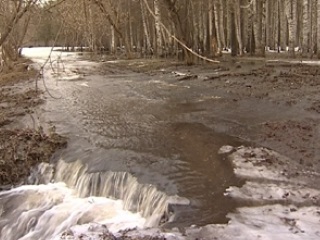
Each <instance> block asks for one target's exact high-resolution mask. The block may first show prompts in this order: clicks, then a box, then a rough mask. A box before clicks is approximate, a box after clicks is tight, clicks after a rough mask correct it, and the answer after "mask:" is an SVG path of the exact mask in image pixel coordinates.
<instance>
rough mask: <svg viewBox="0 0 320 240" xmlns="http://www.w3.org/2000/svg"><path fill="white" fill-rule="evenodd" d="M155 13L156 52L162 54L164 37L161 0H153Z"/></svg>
mask: <svg viewBox="0 0 320 240" xmlns="http://www.w3.org/2000/svg"><path fill="white" fill-rule="evenodd" d="M153 4H154V14H155V28H156V43H157V47H156V54H157V56H158V57H159V56H161V55H162V38H161V15H160V5H159V0H153Z"/></svg>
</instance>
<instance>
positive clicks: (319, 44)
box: [317, 0, 320, 59]
mask: <svg viewBox="0 0 320 240" xmlns="http://www.w3.org/2000/svg"><path fill="white" fill-rule="evenodd" d="M319 35H320V0H318V2H317V56H318V58H319V59H320V36H319Z"/></svg>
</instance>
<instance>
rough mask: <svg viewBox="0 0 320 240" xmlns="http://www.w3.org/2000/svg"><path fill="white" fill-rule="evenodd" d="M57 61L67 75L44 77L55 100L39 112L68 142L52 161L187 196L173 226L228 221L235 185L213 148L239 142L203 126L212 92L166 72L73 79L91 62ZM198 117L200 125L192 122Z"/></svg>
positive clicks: (225, 163)
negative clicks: (76, 163)
mask: <svg viewBox="0 0 320 240" xmlns="http://www.w3.org/2000/svg"><path fill="white" fill-rule="evenodd" d="M34 59H35V60H37V58H34ZM39 59H40V60H41V58H38V60H39ZM62 59H63V60H64V61H63V65H64V68H66V71H67V73H69V75H68V74H66V73H62V74H61V75H53V74H52V73H50V71H49V70H48V71H47V72H46V73H45V81H46V83H47V86H48V88H49V89H50V93H51V95H53V96H55V97H56V98H51V97H49V96H48V98H47V103H46V104H45V105H44V106H43V107H42V110H41V111H39V115H40V120H41V121H43V122H46V123H48V124H49V123H51V124H54V125H56V130H57V131H58V133H61V134H64V135H67V136H68V137H69V138H70V142H69V146H68V148H67V149H65V150H63V151H62V152H59V153H58V154H57V156H56V157H55V158H56V159H63V161H65V162H67V163H68V162H74V161H77V160H78V161H80V162H81V163H82V164H84V165H86V166H87V167H86V168H87V170H86V172H87V173H93V174H94V173H105V172H127V173H129V174H130V175H131V176H133V177H134V178H135V179H136V180H137V182H138V183H139V184H146V185H148V184H149V185H150V184H151V185H152V186H153V187H155V188H156V189H157V190H158V191H160V192H163V193H165V194H166V195H168V196H175V195H177V196H179V197H182V198H187V199H189V200H190V204H189V205H185V204H182V205H177V206H171V208H172V209H171V210H173V211H174V213H175V219H174V222H173V223H170V225H173V226H174V225H182V226H187V225H192V224H197V225H203V224H207V223H222V222H226V218H225V215H226V213H227V212H230V211H231V210H233V209H234V208H235V203H234V202H232V200H230V199H228V198H226V197H224V195H223V193H224V191H225V189H226V188H228V187H229V186H230V185H239V184H240V182H239V179H237V178H236V177H235V176H234V174H233V171H232V167H231V166H230V163H229V162H228V161H226V160H225V159H223V157H222V156H219V155H218V154H217V151H218V149H219V148H220V147H221V146H222V145H225V144H230V145H234V146H237V145H239V144H240V143H239V142H238V141H237V140H236V139H233V138H231V137H229V136H226V135H222V134H219V133H216V132H214V131H213V130H212V128H209V127H208V126H207V124H206V123H208V121H209V120H208V119H206V112H207V111H210V104H214V98H213V97H212V98H208V97H203V96H204V95H206V94H208V91H209V90H205V89H203V90H201V91H200V90H199V89H197V88H196V87H190V86H189V84H188V82H181V83H180V82H179V83H178V82H176V80H175V79H172V78H169V77H168V76H167V75H163V76H161V75H155V76H150V75H147V74H143V73H141V74H140V73H133V72H130V71H123V72H122V73H121V74H117V73H116V74H107V75H98V74H94V72H93V74H90V75H85V76H84V75H82V76H80V78H77V76H75V77H74V76H73V75H72V73H73V72H75V71H77V70H79V69H82V68H88V69H89V68H92V67H96V64H95V63H90V62H88V61H81V60H77V58H75V57H74V55H67V54H65V55H64V56H63V57H62ZM40 60H39V61H40ZM106 64H109V68H110V69H112V68H113V65H112V63H106ZM68 71H69V72H68ZM70 76H71V77H70ZM207 101H208V102H209V103H210V104H207V103H206V102H207ZM199 103H201V104H199ZM199 115H201V116H202V118H203V119H204V120H203V121H202V120H201V118H199V117H197V118H194V116H199ZM194 119H197V120H196V121H195V120H194ZM199 119H200V120H199Z"/></svg>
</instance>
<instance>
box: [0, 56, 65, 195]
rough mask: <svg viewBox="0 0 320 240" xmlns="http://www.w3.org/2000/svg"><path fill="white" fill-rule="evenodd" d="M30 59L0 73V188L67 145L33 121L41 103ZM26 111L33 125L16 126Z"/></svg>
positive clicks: (17, 179) (13, 183) (17, 178)
mask: <svg viewBox="0 0 320 240" xmlns="http://www.w3.org/2000/svg"><path fill="white" fill-rule="evenodd" d="M28 64H29V61H28V60H21V61H20V62H19V63H17V64H16V65H15V67H14V69H13V70H12V71H11V72H3V73H1V74H0V110H1V111H0V190H3V189H8V188H11V186H13V185H16V184H19V183H22V182H23V181H24V180H25V178H26V177H27V176H28V175H29V173H30V169H31V167H33V166H35V165H37V164H38V163H40V162H48V161H49V160H50V158H51V155H52V154H53V153H54V152H55V151H56V150H57V149H59V148H62V147H64V146H65V145H66V139H65V138H63V137H61V136H59V135H57V134H56V133H54V130H52V131H51V132H50V133H45V132H44V130H43V129H42V127H41V126H39V125H36V123H35V120H34V116H33V115H32V114H33V111H34V108H35V107H37V106H39V105H40V104H42V103H43V100H42V99H41V92H40V91H36V90H34V89H33V88H32V87H30V86H32V82H30V81H32V79H34V78H35V77H36V74H37V73H36V71H35V70H29V68H28ZM25 115H29V116H30V118H31V119H32V120H33V122H34V124H33V128H21V127H20V126H19V127H18V125H17V122H18V120H19V119H21V118H22V117H23V116H25Z"/></svg>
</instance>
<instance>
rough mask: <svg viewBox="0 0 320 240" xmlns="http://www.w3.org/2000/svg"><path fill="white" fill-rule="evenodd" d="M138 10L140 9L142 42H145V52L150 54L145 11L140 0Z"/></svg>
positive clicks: (150, 47)
mask: <svg viewBox="0 0 320 240" xmlns="http://www.w3.org/2000/svg"><path fill="white" fill-rule="evenodd" d="M140 8H141V19H142V26H143V32H144V40H145V42H146V50H147V51H148V52H151V51H152V46H151V41H150V35H149V31H148V25H147V20H146V9H145V7H144V4H143V2H142V0H140Z"/></svg>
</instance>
